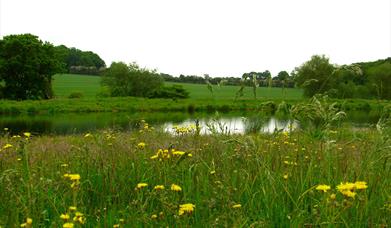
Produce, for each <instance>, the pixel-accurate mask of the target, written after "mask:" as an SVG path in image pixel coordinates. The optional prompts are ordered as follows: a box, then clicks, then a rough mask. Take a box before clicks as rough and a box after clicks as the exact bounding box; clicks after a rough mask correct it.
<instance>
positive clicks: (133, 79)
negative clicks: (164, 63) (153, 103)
mask: <svg viewBox="0 0 391 228" xmlns="http://www.w3.org/2000/svg"><path fill="white" fill-rule="evenodd" d="M102 85H104V86H107V87H108V89H109V91H110V95H111V96H115V97H117V96H135V97H149V96H151V95H152V94H154V93H155V92H156V91H158V90H159V89H160V88H161V87H162V85H163V79H162V77H161V76H160V75H159V74H157V73H156V71H154V70H149V69H147V68H140V67H139V66H138V65H137V64H136V63H131V64H129V65H126V64H125V63H123V62H113V63H112V64H111V66H110V68H108V69H107V70H106V72H105V73H104V75H103V78H102Z"/></svg>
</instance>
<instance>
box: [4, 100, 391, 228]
mask: <svg viewBox="0 0 391 228" xmlns="http://www.w3.org/2000/svg"><path fill="white" fill-rule="evenodd" d="M319 102H320V103H319ZM317 103H319V105H320V106H319V107H320V109H318V110H317V111H316V112H314V113H312V114H311V115H312V116H313V117H314V119H317V120H318V121H317V123H320V124H315V125H311V126H312V127H306V128H302V129H298V130H295V131H288V132H275V133H273V134H251V133H249V134H245V135H230V134H224V133H222V134H218V133H214V134H212V135H200V134H199V132H200V129H199V128H198V127H197V125H196V124H195V125H189V126H187V127H174V132H175V133H174V134H169V133H166V132H163V131H161V130H159V129H154V126H151V125H150V124H148V123H147V122H145V121H143V120H140V122H139V125H138V129H137V130H134V131H131V132H122V133H121V132H116V131H114V130H109V129H108V130H106V131H101V132H91V133H87V134H83V135H70V136H36V135H31V134H30V133H24V134H22V135H20V136H14V135H10V134H8V132H7V129H4V130H3V131H2V136H1V138H0V145H1V160H0V161H1V162H0V173H1V176H0V199H1V202H2V203H1V205H0V225H1V226H4V227H14V226H19V225H20V224H23V223H25V226H27V227H29V226H30V227H31V226H33V227H36V226H46V227H50V226H57V227H58V226H64V227H69V226H72V225H74V226H75V227H76V226H81V225H84V226H90V227H97V226H98V227H128V226H136V227H138V226H164V227H166V226H168V227H171V226H184V227H186V226H196V227H199V226H203V227H216V226H223V227H227V226H228V227H232V226H238V227H262V226H272V227H273V226H284V227H286V226H303V225H305V226H349V227H367V226H369V227H372V226H379V227H382V226H387V225H388V224H390V223H391V220H390V218H391V217H390V216H389V215H390V213H391V199H390V186H391V176H390V174H391V163H390V162H389V159H390V150H389V148H390V146H391V135H390V134H391V131H390V129H391V128H390V119H389V118H390V117H389V116H387V115H383V118H382V119H381V121H379V122H378V128H377V130H376V129H362V130H357V129H356V130H353V129H351V128H342V127H338V125H335V124H336V123H338V120H339V119H340V118H343V114H342V113H339V112H338V111H337V109H335V108H334V106H332V105H331V106H330V105H329V104H324V103H322V102H321V100H319V101H316V100H313V101H312V103H311V104H312V105H310V106H301V108H299V109H300V110H304V109H306V108H307V109H308V108H309V109H311V108H313V106H316V104H317ZM297 113H300V112H297ZM300 115H303V114H300ZM388 115H389V114H388ZM387 117H388V118H387ZM347 118H349V117H347ZM307 126H309V125H307ZM65 224H66V225H65Z"/></svg>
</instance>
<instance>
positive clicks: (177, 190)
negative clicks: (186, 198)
mask: <svg viewBox="0 0 391 228" xmlns="http://www.w3.org/2000/svg"><path fill="white" fill-rule="evenodd" d="M171 190H172V191H175V192H180V191H182V188H181V187H180V186H179V185H176V184H172V185H171Z"/></svg>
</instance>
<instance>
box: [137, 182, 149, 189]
mask: <svg viewBox="0 0 391 228" xmlns="http://www.w3.org/2000/svg"><path fill="white" fill-rule="evenodd" d="M147 186H148V184H147V183H138V184H137V188H138V189H142V188H144V187H147Z"/></svg>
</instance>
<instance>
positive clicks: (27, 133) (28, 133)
mask: <svg viewBox="0 0 391 228" xmlns="http://www.w3.org/2000/svg"><path fill="white" fill-rule="evenodd" d="M23 135H24V136H26V137H27V138H30V136H31V133H30V132H25V133H23Z"/></svg>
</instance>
